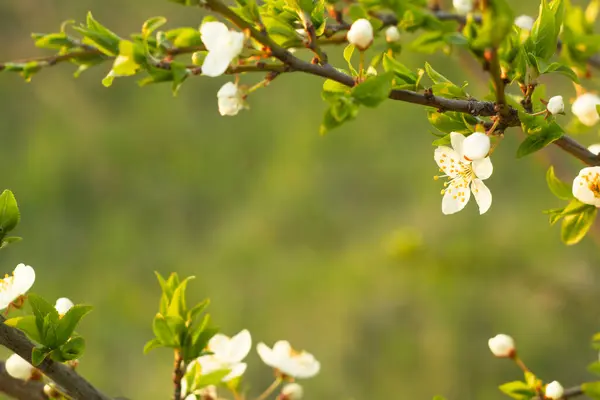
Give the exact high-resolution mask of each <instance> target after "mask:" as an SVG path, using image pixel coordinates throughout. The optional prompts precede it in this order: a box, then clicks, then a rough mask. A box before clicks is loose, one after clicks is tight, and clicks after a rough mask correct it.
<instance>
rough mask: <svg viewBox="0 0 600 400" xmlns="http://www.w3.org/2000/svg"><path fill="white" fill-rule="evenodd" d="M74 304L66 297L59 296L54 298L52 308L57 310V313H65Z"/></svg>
mask: <svg viewBox="0 0 600 400" xmlns="http://www.w3.org/2000/svg"><path fill="white" fill-rule="evenodd" d="M74 305H75V304H73V302H72V301H71V300H69V299H68V298H66V297H61V298H60V299H58V300H56V304H55V305H54V308H55V309H56V311H58V314H59V315H65V314H66V313H67V311H69V310H70V309H71V307H73V306H74Z"/></svg>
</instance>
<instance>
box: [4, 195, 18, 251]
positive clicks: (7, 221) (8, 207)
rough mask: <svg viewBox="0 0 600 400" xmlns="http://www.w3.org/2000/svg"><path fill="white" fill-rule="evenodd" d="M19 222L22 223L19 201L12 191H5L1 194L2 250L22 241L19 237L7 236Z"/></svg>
mask: <svg viewBox="0 0 600 400" xmlns="http://www.w3.org/2000/svg"><path fill="white" fill-rule="evenodd" d="M19 221H21V213H20V211H19V206H18V205H17V199H16V198H15V196H14V194H13V193H12V192H11V191H10V190H8V189H7V190H4V191H3V192H2V194H0V248H4V247H6V246H8V245H9V244H11V243H15V242H18V241H20V240H21V238H19V237H7V236H6V235H7V234H9V233H10V232H11V231H13V230H14V229H16V227H17V225H19Z"/></svg>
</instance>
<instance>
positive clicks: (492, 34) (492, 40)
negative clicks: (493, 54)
mask: <svg viewBox="0 0 600 400" xmlns="http://www.w3.org/2000/svg"><path fill="white" fill-rule="evenodd" d="M481 19H482V22H481V28H479V29H478V31H477V36H476V37H475V39H474V40H473V41H472V43H471V46H472V47H473V48H474V49H481V50H483V49H486V48H489V47H498V46H499V45H500V43H502V41H503V40H504V38H505V37H506V35H508V34H509V33H510V32H511V31H512V29H513V22H514V19H515V18H514V14H513V12H512V10H511V8H510V6H509V5H508V3H507V2H506V0H493V1H488V6H487V7H486V9H485V11H484V12H483V15H482V18H481ZM467 25H470V24H469V23H467ZM471 28H475V26H471ZM465 29H466V27H465ZM476 29H477V28H476ZM465 36H467V37H469V36H470V35H465Z"/></svg>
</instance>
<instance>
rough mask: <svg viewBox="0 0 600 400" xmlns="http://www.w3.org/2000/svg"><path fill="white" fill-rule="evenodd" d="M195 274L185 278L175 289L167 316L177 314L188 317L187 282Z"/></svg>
mask: <svg viewBox="0 0 600 400" xmlns="http://www.w3.org/2000/svg"><path fill="white" fill-rule="evenodd" d="M194 278H195V277H194V276H189V277H187V278H185V279H184V280H183V281H182V282H181V283H180V284H179V286H178V287H177V289H175V291H174V292H173V297H172V298H171V302H170V303H169V308H168V309H167V316H177V317H181V318H186V317H187V307H186V303H185V290H186V288H187V284H188V282H189V281H190V280H191V279H194Z"/></svg>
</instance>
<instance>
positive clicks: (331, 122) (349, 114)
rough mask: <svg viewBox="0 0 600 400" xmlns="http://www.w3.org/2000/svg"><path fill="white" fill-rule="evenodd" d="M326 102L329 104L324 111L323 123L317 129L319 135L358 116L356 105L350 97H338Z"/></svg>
mask: <svg viewBox="0 0 600 400" xmlns="http://www.w3.org/2000/svg"><path fill="white" fill-rule="evenodd" d="M328 101H329V102H330V103H331V104H330V106H329V108H328V109H327V110H326V111H325V115H324V116H323V121H322V122H321V126H320V128H319V133H320V134H321V135H324V134H326V133H327V132H329V131H330V130H332V129H334V128H337V127H339V126H340V125H342V124H343V123H344V122H348V121H351V120H353V119H354V118H355V117H356V115H357V114H358V104H357V103H356V101H355V100H354V99H353V98H352V97H350V96H346V95H339V96H336V97H334V98H332V99H330V100H328Z"/></svg>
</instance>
